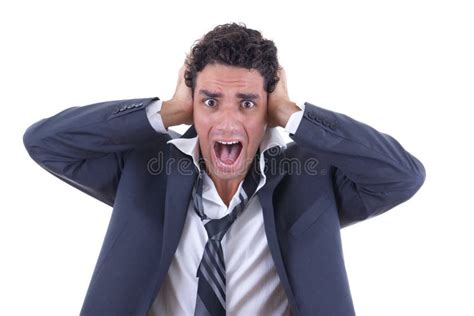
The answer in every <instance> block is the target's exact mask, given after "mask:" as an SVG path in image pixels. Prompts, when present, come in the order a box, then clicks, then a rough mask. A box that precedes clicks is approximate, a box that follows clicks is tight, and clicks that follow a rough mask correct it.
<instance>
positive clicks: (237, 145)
mask: <svg viewBox="0 0 474 316" xmlns="http://www.w3.org/2000/svg"><path fill="white" fill-rule="evenodd" d="M241 151H242V143H241V142H239V141H237V140H234V141H216V142H215V143H214V152H215V153H216V157H217V159H218V160H219V161H220V162H222V163H223V164H225V165H229V166H230V165H233V164H234V163H235V162H236V161H237V159H238V158H239V156H240V153H241Z"/></svg>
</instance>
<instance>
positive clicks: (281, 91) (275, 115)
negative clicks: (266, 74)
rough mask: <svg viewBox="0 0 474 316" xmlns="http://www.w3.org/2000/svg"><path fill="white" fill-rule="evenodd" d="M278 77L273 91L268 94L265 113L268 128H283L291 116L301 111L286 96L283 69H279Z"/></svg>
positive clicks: (286, 88) (286, 87)
mask: <svg viewBox="0 0 474 316" xmlns="http://www.w3.org/2000/svg"><path fill="white" fill-rule="evenodd" d="M278 77H279V78H280V80H279V81H278V83H277V85H276V87H275V90H274V91H273V92H272V93H270V94H268V102H267V111H268V126H269V127H275V126H281V127H285V126H286V123H287V122H288V119H289V118H290V116H291V114H293V113H294V112H296V111H300V110H301V109H300V108H299V107H298V106H297V105H296V103H294V102H292V101H291V100H290V97H289V96H288V86H287V82H286V73H285V69H283V67H280V70H279V71H278Z"/></svg>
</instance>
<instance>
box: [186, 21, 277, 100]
mask: <svg viewBox="0 0 474 316" xmlns="http://www.w3.org/2000/svg"><path fill="white" fill-rule="evenodd" d="M185 63H186V65H187V70H186V71H185V74H184V79H185V82H186V86H188V87H190V88H191V89H192V92H193V94H194V88H195V86H196V76H197V73H198V72H199V71H201V70H203V69H204V67H205V66H206V65H207V64H216V63H217V64H224V65H232V66H238V67H244V68H247V69H249V70H250V69H252V68H254V69H257V70H258V71H259V73H260V74H261V75H262V77H263V79H264V87H263V88H264V89H265V91H267V92H268V93H271V92H273V90H274V89H275V86H276V84H277V82H278V81H279V79H280V78H278V76H277V73H278V70H279V68H280V66H279V64H278V57H277V48H276V46H275V44H274V43H273V41H271V40H268V39H265V38H263V37H262V34H260V32H259V31H256V30H253V29H250V28H247V27H246V26H245V24H244V23H239V24H237V23H229V24H223V25H218V26H216V27H215V28H214V29H213V30H212V31H210V32H208V33H207V34H205V35H204V36H203V37H202V38H201V39H199V40H197V41H195V44H194V45H193V46H192V48H191V51H190V54H188V55H187V56H186V61H185Z"/></svg>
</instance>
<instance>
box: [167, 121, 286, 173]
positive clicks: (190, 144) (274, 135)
mask: <svg viewBox="0 0 474 316" xmlns="http://www.w3.org/2000/svg"><path fill="white" fill-rule="evenodd" d="M167 143H169V144H173V145H175V146H176V148H178V149H179V150H180V151H181V152H182V153H184V154H186V155H188V156H191V157H192V158H193V162H194V165H195V166H196V167H197V168H198V170H199V169H200V168H199V141H198V136H195V137H193V138H175V139H171V140H169V141H168V142H167ZM275 146H278V147H280V148H281V149H286V143H285V140H284V139H283V137H282V136H281V134H280V132H279V131H278V130H277V128H276V127H269V128H267V130H266V131H265V135H264V136H263V139H262V141H261V143H260V146H259V148H260V161H261V162H263V154H264V153H265V151H266V150H268V149H270V148H272V147H275ZM260 169H261V170H260V171H261V172H262V174H263V169H262V164H261V165H260Z"/></svg>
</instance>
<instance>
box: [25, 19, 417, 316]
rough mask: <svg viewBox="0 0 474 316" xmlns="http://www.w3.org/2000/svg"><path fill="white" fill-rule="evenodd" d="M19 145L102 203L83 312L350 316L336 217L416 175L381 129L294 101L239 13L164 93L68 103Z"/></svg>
mask: <svg viewBox="0 0 474 316" xmlns="http://www.w3.org/2000/svg"><path fill="white" fill-rule="evenodd" d="M183 123H186V124H192V126H191V127H190V128H189V129H188V130H187V132H186V133H185V134H184V135H182V136H181V135H176V133H174V132H173V131H171V130H168V128H169V127H172V126H175V125H179V124H183ZM277 126H280V127H283V128H285V130H286V131H287V132H289V135H290V137H291V138H292V139H293V140H294V142H291V143H289V144H285V142H284V141H282V138H281V136H280V135H279V132H278V131H277V130H276V129H275V128H274V127H277ZM24 144H25V146H26V148H27V150H28V152H29V154H30V156H31V157H32V158H33V159H34V160H35V161H36V162H37V163H38V164H40V165H41V166H42V167H43V168H45V169H46V170H47V171H48V172H50V173H52V174H53V175H55V176H57V177H58V178H60V179H61V180H63V181H65V182H67V183H69V184H71V185H72V186H74V187H76V188H78V189H79V190H82V191H83V192H85V193H87V194H89V195H91V196H93V197H95V198H97V199H99V200H101V201H102V202H104V203H107V204H108V205H110V206H113V212H112V216H111V220H110V224H109V227H108V230H107V234H106V237H105V240H104V243H103V246H102V249H101V252H100V255H99V258H98V261H97V264H96V268H95V270H94V273H93V276H92V280H91V283H90V286H89V289H88V292H87V295H86V298H85V301H84V305H83V307H82V311H81V314H82V315H193V314H194V315H225V314H226V313H227V314H229V315H269V314H274V315H281V314H283V315H289V314H294V315H324V316H325V315H344V316H345V315H354V314H355V312H354V308H353V304H352V300H351V295H350V290H349V284H348V280H347V275H346V271H345V267H344V260H343V253H342V247H341V239H340V229H341V228H342V227H346V226H348V225H351V224H353V223H356V222H359V221H362V220H365V219H367V218H369V217H372V216H375V215H378V214H381V213H383V212H385V211H387V210H389V209H391V208H393V207H394V206H396V205H398V204H400V203H402V202H404V201H406V200H408V199H409V198H410V197H411V196H413V194H415V192H416V191H417V190H418V189H419V188H420V187H421V185H422V184H423V182H424V179H425V170H424V168H423V165H422V164H421V163H420V162H419V161H418V160H417V159H416V158H415V157H414V156H412V155H411V154H410V153H408V152H407V151H405V150H404V149H403V147H402V146H401V145H400V144H399V143H398V142H397V141H396V140H395V139H394V138H392V137H391V136H389V135H386V134H383V133H380V132H378V131H376V130H375V129H373V128H372V127H370V126H368V125H365V124H363V123H361V122H358V121H356V120H354V119H352V118H350V117H348V116H346V115H343V114H340V113H336V112H332V111H330V110H327V109H323V108H321V107H318V106H315V105H313V104H310V103H308V102H306V103H305V104H304V108H303V109H300V107H298V106H297V105H296V104H295V103H294V102H292V101H291V100H290V98H289V97H288V91H287V84H286V76H285V72H284V70H283V69H282V68H281V67H279V64H278V60H277V50H276V47H275V46H274V44H273V42H272V41H269V40H266V39H264V38H262V36H261V34H260V33H259V32H257V31H255V30H252V29H248V28H246V27H245V25H238V24H226V25H220V26H217V27H216V28H215V29H213V30H212V31H211V32H209V33H207V34H206V35H205V36H204V37H203V38H202V39H201V40H200V41H199V42H198V43H197V44H196V45H195V46H194V48H193V49H192V51H191V52H190V54H189V56H188V58H187V60H186V63H185V65H183V67H182V68H181V70H180V72H179V78H178V83H177V87H176V91H175V94H174V96H173V98H171V99H170V100H168V101H165V102H162V101H161V100H160V99H159V98H157V97H155V98H144V99H133V100H121V101H110V102H103V103H97V104H91V105H87V106H83V107H72V108H69V109H66V110H64V111H62V112H60V113H58V114H56V115H54V116H52V117H50V118H46V119H43V120H41V121H39V122H37V123H35V124H33V125H32V126H31V127H29V128H28V129H27V131H26V132H25V135H24Z"/></svg>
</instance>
